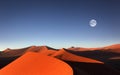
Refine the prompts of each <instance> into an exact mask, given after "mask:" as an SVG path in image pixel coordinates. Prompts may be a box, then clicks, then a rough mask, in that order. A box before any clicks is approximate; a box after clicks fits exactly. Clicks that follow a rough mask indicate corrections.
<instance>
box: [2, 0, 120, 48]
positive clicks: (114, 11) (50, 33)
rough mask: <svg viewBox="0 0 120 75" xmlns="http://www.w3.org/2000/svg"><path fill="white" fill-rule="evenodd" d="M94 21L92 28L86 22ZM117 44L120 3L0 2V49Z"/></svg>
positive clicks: (64, 0) (119, 0)
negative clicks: (94, 24)
mask: <svg viewBox="0 0 120 75" xmlns="http://www.w3.org/2000/svg"><path fill="white" fill-rule="evenodd" d="M91 19H96V20H97V26H96V27H90V25H89V21H90V20H91ZM116 43H120V0H0V50H4V49H6V48H8V47H9V48H21V47H27V46H31V45H48V46H51V47H54V48H61V47H71V46H79V47H101V46H106V45H111V44H116Z"/></svg>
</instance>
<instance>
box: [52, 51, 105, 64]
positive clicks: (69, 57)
mask: <svg viewBox="0 0 120 75" xmlns="http://www.w3.org/2000/svg"><path fill="white" fill-rule="evenodd" d="M52 56H53V57H56V58H59V59H62V60H66V61H74V62H85V63H101V64H103V62H100V61H97V60H93V59H90V58H86V57H82V56H77V55H74V54H72V53H69V52H67V51H65V50H64V49H61V50H59V51H57V52H56V53H54V54H53V55H52Z"/></svg>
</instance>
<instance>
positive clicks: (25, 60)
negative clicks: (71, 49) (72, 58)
mask: <svg viewBox="0 0 120 75" xmlns="http://www.w3.org/2000/svg"><path fill="white" fill-rule="evenodd" d="M0 75H73V71H72V68H71V67H70V66H69V65H68V64H66V63H65V62H63V61H60V60H58V59H55V58H53V57H49V56H46V55H41V54H39V53H33V52H28V53H26V54H25V55H23V56H21V57H20V58H18V59H16V60H15V61H13V62H12V63H10V64H9V65H7V66H6V67H4V68H3V69H1V70H0Z"/></svg>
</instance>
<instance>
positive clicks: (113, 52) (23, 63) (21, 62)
mask: <svg viewBox="0 0 120 75" xmlns="http://www.w3.org/2000/svg"><path fill="white" fill-rule="evenodd" d="M0 61H1V62H0V68H2V69H1V70H0V75H120V66H119V65H120V63H119V61H120V44H115V45H111V46H106V47H101V48H82V47H77V48H76V47H72V48H68V49H64V48H63V49H54V48H51V47H48V46H30V47H26V48H22V49H9V48H8V49H6V50H4V51H2V52H0ZM14 68H15V69H14ZM8 73H9V74H8ZM55 73H56V74H55Z"/></svg>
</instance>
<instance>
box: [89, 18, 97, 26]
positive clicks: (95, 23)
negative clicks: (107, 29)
mask: <svg viewBox="0 0 120 75" xmlns="http://www.w3.org/2000/svg"><path fill="white" fill-rule="evenodd" d="M89 24H90V26H91V27H95V26H96V25H97V21H96V20H95V19H91V20H90V22H89Z"/></svg>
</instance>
